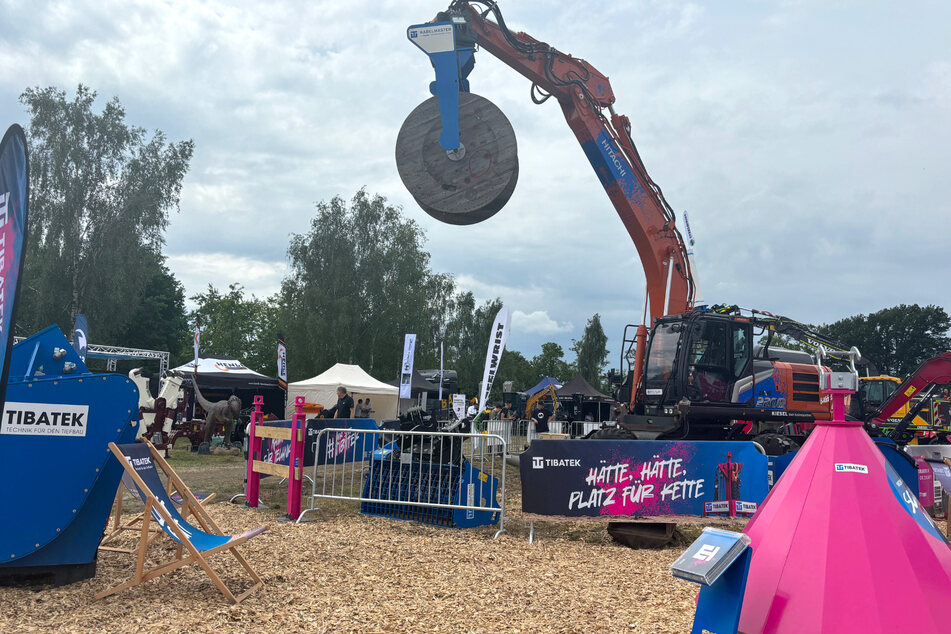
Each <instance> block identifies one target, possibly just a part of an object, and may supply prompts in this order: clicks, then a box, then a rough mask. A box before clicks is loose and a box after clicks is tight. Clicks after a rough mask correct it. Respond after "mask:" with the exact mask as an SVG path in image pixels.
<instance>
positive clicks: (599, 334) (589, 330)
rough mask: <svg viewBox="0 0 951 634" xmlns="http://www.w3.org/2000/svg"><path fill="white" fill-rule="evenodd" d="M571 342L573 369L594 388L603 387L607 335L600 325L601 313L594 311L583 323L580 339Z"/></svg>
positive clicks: (606, 356) (606, 355)
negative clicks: (573, 360) (573, 358)
mask: <svg viewBox="0 0 951 634" xmlns="http://www.w3.org/2000/svg"><path fill="white" fill-rule="evenodd" d="M572 344H573V345H572V346H571V350H572V351H573V352H574V353H575V355H577V356H576V358H575V369H577V371H578V372H580V373H581V376H583V377H584V380H585V381H587V382H588V383H590V384H591V385H592V386H593V387H594V388H596V389H603V388H604V387H605V386H604V378H603V374H602V373H603V370H604V365H605V364H606V363H607V360H608V336H607V335H606V334H604V328H602V327H601V315H599V314H598V313H595V314H594V316H593V317H591V319H589V320H588V323H587V324H585V327H584V333H583V334H582V335H581V339H579V340H577V341H572ZM566 378H567V377H566Z"/></svg>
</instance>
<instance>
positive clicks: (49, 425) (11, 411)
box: [0, 402, 89, 436]
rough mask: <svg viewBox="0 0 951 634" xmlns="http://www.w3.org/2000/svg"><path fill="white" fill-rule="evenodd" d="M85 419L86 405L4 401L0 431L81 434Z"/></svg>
mask: <svg viewBox="0 0 951 634" xmlns="http://www.w3.org/2000/svg"><path fill="white" fill-rule="evenodd" d="M88 419H89V406H88V405H57V404H52V403H14V402H8V403H6V404H5V405H4V406H3V424H2V426H0V434H9V435H12V436H85V435H86V424H87V423H88Z"/></svg>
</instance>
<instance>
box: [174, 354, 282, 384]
mask: <svg viewBox="0 0 951 634" xmlns="http://www.w3.org/2000/svg"><path fill="white" fill-rule="evenodd" d="M173 372H181V373H182V375H184V377H185V384H186V385H191V381H192V377H193V376H194V372H195V362H194V361H189V362H188V363H186V364H185V365H180V366H178V367H177V368H174V370H173ZM198 387H199V388H201V390H202V391H204V390H206V389H208V390H236V389H250V390H253V389H255V388H263V389H277V379H272V378H271V377H269V376H265V375H263V374H259V373H257V372H255V371H254V370H252V369H250V368H248V367H247V366H246V365H244V364H243V363H241V362H240V361H239V360H237V359H235V358H233V357H227V356H221V355H211V354H209V355H205V356H204V357H198Z"/></svg>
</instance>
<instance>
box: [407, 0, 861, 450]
mask: <svg viewBox="0 0 951 634" xmlns="http://www.w3.org/2000/svg"><path fill="white" fill-rule="evenodd" d="M407 37H408V38H409V40H410V41H411V42H412V43H413V44H415V45H416V46H417V47H419V48H420V49H421V50H422V51H424V52H425V53H426V54H427V55H428V56H429V58H430V61H431V63H432V65H433V68H434V70H435V75H436V79H435V81H433V82H432V83H431V84H430V92H431V93H432V95H433V97H432V98H430V99H429V100H427V101H425V102H423V103H422V104H421V105H420V106H418V107H417V108H416V109H415V110H414V111H413V112H412V113H411V114H410V115H409V117H407V119H406V121H405V122H404V124H403V126H402V128H401V130H400V133H399V136H398V138H397V144H396V162H397V168H398V170H399V173H400V177H401V179H402V180H403V183H404V185H405V186H406V187H407V189H408V190H409V192H410V193H411V194H412V195H413V197H414V199H415V200H416V201H417V202H418V203H419V205H420V207H421V208H422V209H423V210H425V211H426V212H427V213H429V214H430V215H431V216H433V217H434V218H437V219H438V220H440V221H443V222H449V223H452V224H472V223H475V222H480V221H482V220H484V219H486V218H488V217H490V216H492V215H493V214H495V213H497V212H498V211H499V210H500V209H501V208H502V206H504V205H505V203H506V202H507V200H508V199H509V197H510V196H511V194H512V192H513V191H514V188H515V183H516V181H517V177H518V160H517V151H516V146H517V144H516V142H515V137H514V132H513V130H512V127H511V125H510V124H509V122H508V120H507V119H506V118H505V116H504V115H503V114H502V113H501V111H500V110H499V109H498V108H497V107H495V105H494V104H492V103H491V102H489V101H488V100H487V99H485V98H483V97H480V96H478V95H476V94H474V93H472V92H471V91H470V85H469V78H468V77H469V74H470V73H471V72H472V70H473V68H474V65H475V52H476V50H477V49H481V50H484V51H488V52H489V53H491V54H492V55H494V56H495V57H497V58H498V59H499V60H501V61H502V62H504V63H505V64H507V65H508V66H510V67H511V68H512V69H514V70H515V71H517V72H518V73H520V74H522V75H523V76H525V77H526V78H527V79H528V80H529V81H530V82H531V97H532V99H533V101H535V102H536V103H538V104H542V103H545V102H546V101H547V100H548V99H550V98H552V97H554V99H555V101H556V102H557V103H558V105H559V106H560V108H561V111H562V114H563V115H564V117H565V121H566V122H567V123H568V127H569V128H570V129H571V131H572V132H573V133H574V135H575V138H576V139H577V141H578V143H580V145H581V148H582V150H583V151H584V153H585V156H586V157H587V158H588V160H589V162H590V163H591V166H592V168H593V169H594V171H595V174H596V175H597V177H598V179H599V180H600V182H601V185H602V186H603V187H604V190H605V192H606V193H607V195H608V198H609V199H610V200H611V203H612V204H613V205H614V208H615V210H616V211H617V214H618V216H619V218H620V219H621V222H622V224H623V225H624V228H625V229H626V230H627V232H628V234H629V235H630V237H631V239H632V240H633V241H634V245H635V247H636V248H637V252H638V255H639V256H640V260H641V264H642V266H643V268H644V276H645V278H646V282H647V284H646V294H645V295H646V296H645V304H644V311H643V322H642V323H641V324H639V325H631V326H628V328H626V329H625V336H624V344H623V348H624V350H623V352H622V355H621V358H622V367H621V374H620V376H621V377H624V380H623V381H622V386H621V389H620V397H619V400H623V401H625V402H628V403H629V404H630V406H629V408H628V413H627V414H625V415H624V416H622V418H621V420H620V421H619V427H618V428H617V429H616V430H614V431H613V433H614V434H615V435H619V434H620V435H623V436H626V437H634V438H644V439H683V438H688V439H736V440H745V439H754V440H758V441H760V443H761V444H762V445H763V446H764V447H766V449H767V452H768V453H783V452H785V451H788V450H790V449H794V448H795V446H796V442H797V440H801V437H802V435H803V434H804V433H806V432H807V431H808V428H809V427H810V426H811V424H812V423H813V421H815V420H817V419H818V420H828V419H829V418H830V417H831V401H829V400H828V399H825V398H824V397H823V396H822V395H821V393H820V390H819V376H818V373H819V370H818V368H817V366H816V364H815V363H814V362H813V360H812V358H811V357H810V355H809V354H807V353H802V352H796V351H789V350H783V349H780V348H777V347H774V346H771V345H770V342H771V341H772V337H773V335H783V336H791V337H794V338H796V339H798V340H800V341H803V342H805V343H807V344H809V345H811V346H813V347H814V348H820V347H821V348H822V349H823V350H824V351H825V353H826V354H831V356H833V357H838V358H840V359H843V360H844V359H847V358H848V350H847V349H846V348H845V346H844V345H842V344H840V343H839V342H837V341H834V340H831V339H829V338H826V337H823V336H822V335H821V334H819V333H816V332H814V331H812V330H811V329H809V328H808V327H807V326H805V325H803V324H800V323H798V322H796V321H794V320H791V319H788V318H785V317H781V316H778V315H772V314H770V313H766V312H762V311H747V310H741V309H739V308H738V307H736V306H718V307H712V308H708V307H706V306H705V305H704V304H703V302H702V300H701V299H700V292H699V289H698V284H697V275H696V267H695V265H694V262H693V256H692V250H691V247H689V246H688V244H687V243H686V242H685V241H684V238H683V236H682V234H681V232H680V230H679V229H678V227H677V223H676V215H675V213H674V211H673V208H672V207H671V206H670V205H669V204H668V203H667V201H666V199H665V198H664V195H663V192H662V191H661V189H660V187H659V186H658V185H657V184H656V183H655V182H654V181H653V180H652V179H651V178H650V176H649V175H648V173H647V170H646V168H645V166H644V163H643V161H642V160H641V157H640V155H639V153H638V151H637V147H636V146H635V144H634V140H633V138H632V136H631V123H630V120H629V119H628V117H626V116H624V115H621V114H617V113H616V112H615V110H614V103H615V96H614V90H613V89H612V87H611V83H610V81H608V78H607V76H606V75H604V74H603V73H601V72H600V71H598V70H597V69H596V68H594V66H592V65H591V64H590V63H588V62H586V61H585V60H583V59H580V58H577V57H573V56H571V55H568V54H566V53H563V52H561V51H559V50H557V49H555V48H554V47H552V46H551V45H549V44H547V43H545V42H542V41H539V40H537V39H535V38H533V37H531V36H529V35H527V34H525V33H521V32H519V33H515V32H512V31H511V30H510V29H509V28H508V26H507V25H506V23H505V20H504V18H503V17H502V12H501V10H500V9H499V6H498V4H497V3H496V2H495V1H494V0H480V1H476V0H473V1H463V0H456V1H454V2H452V4H450V6H449V8H448V9H447V10H446V11H444V12H441V13H439V14H438V15H437V16H436V18H435V20H433V21H432V22H428V23H425V24H417V25H414V26H411V27H409V29H408V30H407ZM648 326H650V333H649V334H648ZM631 329H633V337H632V338H628V332H629V331H630V330H631ZM763 335H765V336H766V343H765V344H764V345H761V346H757V345H754V341H755V339H754V338H755V337H760V336H763ZM632 349H633V353H634V362H633V364H632V365H631V366H630V367H629V368H626V367H625V363H626V362H627V359H629V356H630V355H629V353H630V352H631V350H632Z"/></svg>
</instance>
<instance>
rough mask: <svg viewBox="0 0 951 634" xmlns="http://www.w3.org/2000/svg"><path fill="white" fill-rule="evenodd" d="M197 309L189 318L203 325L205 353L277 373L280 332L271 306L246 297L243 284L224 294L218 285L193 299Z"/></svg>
mask: <svg viewBox="0 0 951 634" xmlns="http://www.w3.org/2000/svg"><path fill="white" fill-rule="evenodd" d="M191 299H192V301H194V302H196V303H197V305H198V306H197V308H196V309H195V310H194V311H192V312H191V314H190V315H189V319H190V321H191V323H192V324H194V323H195V319H196V318H197V319H199V320H200V323H201V350H202V352H207V353H210V354H220V355H228V356H231V357H235V358H237V359H241V360H242V361H244V364H245V365H246V366H248V367H249V368H251V369H252V370H254V371H256V372H261V373H262V374H267V375H271V376H273V375H274V374H275V373H276V372H277V331H276V325H275V319H274V310H273V309H272V308H271V303H270V302H268V301H266V300H261V299H258V298H257V297H255V296H254V295H251V296H250V297H247V296H245V293H244V288H242V287H241V285H240V284H231V285H229V286H228V292H227V293H221V292H220V291H219V290H218V289H216V288H215V287H214V286H211V285H210V284H209V285H208V290H207V291H205V292H204V293H199V294H198V295H195V296H193V297H192V298H191Z"/></svg>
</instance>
